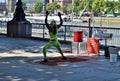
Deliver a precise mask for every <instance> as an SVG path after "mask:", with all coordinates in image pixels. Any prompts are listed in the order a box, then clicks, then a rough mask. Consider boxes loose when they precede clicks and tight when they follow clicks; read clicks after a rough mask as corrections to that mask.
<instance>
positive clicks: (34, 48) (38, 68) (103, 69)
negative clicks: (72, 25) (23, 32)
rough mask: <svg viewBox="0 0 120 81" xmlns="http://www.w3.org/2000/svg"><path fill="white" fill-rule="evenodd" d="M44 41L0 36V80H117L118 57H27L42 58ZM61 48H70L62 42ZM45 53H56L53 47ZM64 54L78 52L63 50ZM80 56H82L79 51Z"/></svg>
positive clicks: (119, 71)
mask: <svg viewBox="0 0 120 81" xmlns="http://www.w3.org/2000/svg"><path fill="white" fill-rule="evenodd" d="M44 44H46V42H43V41H40V40H30V39H23V38H9V37H5V36H0V81H120V62H119V61H120V60H119V59H118V61H117V62H116V63H113V64H111V63H110V62H109V59H107V58H105V57H104V56H84V58H89V59H90V60H88V61H83V62H75V63H65V64H63V65H59V66H46V65H41V64H36V63H28V62H25V61H26V60H31V59H41V60H42V59H43V55H42V48H43V46H44ZM62 49H63V50H64V49H70V47H69V46H68V45H65V44H62ZM48 52H49V54H48V57H55V56H59V55H60V54H59V53H57V51H56V50H55V48H51V49H49V50H48ZM64 54H65V55H66V56H69V55H72V56H77V54H75V53H74V54H70V53H64ZM79 57H83V56H81V55H79Z"/></svg>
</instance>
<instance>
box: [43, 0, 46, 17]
mask: <svg viewBox="0 0 120 81" xmlns="http://www.w3.org/2000/svg"><path fill="white" fill-rule="evenodd" d="M45 6H46V2H45V0H43V15H45Z"/></svg>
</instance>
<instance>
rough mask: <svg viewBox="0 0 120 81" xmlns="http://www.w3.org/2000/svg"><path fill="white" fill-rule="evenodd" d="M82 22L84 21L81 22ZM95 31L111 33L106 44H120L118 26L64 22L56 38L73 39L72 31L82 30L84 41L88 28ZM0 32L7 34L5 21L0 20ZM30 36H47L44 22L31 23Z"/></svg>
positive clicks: (87, 35) (87, 36)
mask: <svg viewBox="0 0 120 81" xmlns="http://www.w3.org/2000/svg"><path fill="white" fill-rule="evenodd" d="M83 24H84V23H83ZM89 28H91V29H92V32H96V31H98V30H100V31H102V32H104V33H112V35H113V36H112V38H109V39H108V40H107V45H112V46H113V45H114V46H120V26H119V27H118V26H117V27H108V26H106V27H103V26H93V25H91V26H86V25H84V26H82V25H80V24H75V25H73V24H69V25H68V24H64V25H62V27H61V28H60V29H59V31H58V39H59V40H63V41H73V34H74V31H78V30H81V31H83V40H84V41H86V39H87V38H89V33H90V30H89ZM0 33H2V34H7V22H0ZM32 37H38V38H43V39H45V38H49V34H48V30H47V28H46V26H45V24H40V23H32ZM100 43H101V44H105V41H104V40H101V41H100Z"/></svg>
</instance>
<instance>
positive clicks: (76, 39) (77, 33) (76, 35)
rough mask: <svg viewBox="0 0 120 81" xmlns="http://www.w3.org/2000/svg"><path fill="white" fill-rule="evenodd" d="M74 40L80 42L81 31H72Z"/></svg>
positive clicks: (81, 37) (81, 38)
mask: <svg viewBox="0 0 120 81" xmlns="http://www.w3.org/2000/svg"><path fill="white" fill-rule="evenodd" d="M74 41H75V42H82V41H83V31H75V32H74Z"/></svg>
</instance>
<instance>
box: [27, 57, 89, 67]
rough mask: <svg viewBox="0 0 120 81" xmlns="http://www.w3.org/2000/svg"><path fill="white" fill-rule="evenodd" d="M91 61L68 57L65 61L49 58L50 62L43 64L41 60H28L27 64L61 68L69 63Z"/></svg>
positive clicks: (58, 58) (59, 58) (60, 58)
mask: <svg viewBox="0 0 120 81" xmlns="http://www.w3.org/2000/svg"><path fill="white" fill-rule="evenodd" d="M87 60H89V59H87V58H80V57H67V59H66V60H64V59H63V58H62V57H53V58H48V62H42V61H41V60H28V61H26V62H31V63H38V64H43V65H48V66H59V65H64V64H66V63H67V62H70V63H72V62H81V61H87Z"/></svg>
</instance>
